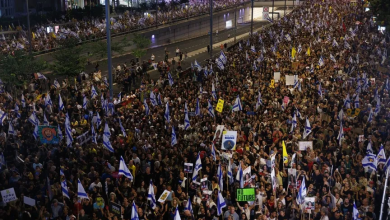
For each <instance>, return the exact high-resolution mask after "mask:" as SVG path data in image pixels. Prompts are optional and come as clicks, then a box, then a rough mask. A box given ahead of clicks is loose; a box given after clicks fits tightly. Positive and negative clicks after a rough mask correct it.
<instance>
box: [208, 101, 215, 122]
mask: <svg viewBox="0 0 390 220" xmlns="http://www.w3.org/2000/svg"><path fill="white" fill-rule="evenodd" d="M207 102H208V106H207V110H208V112H209V115H210V116H211V117H213V118H214V117H215V114H214V108H213V106H212V105H211V103H210V100H207Z"/></svg>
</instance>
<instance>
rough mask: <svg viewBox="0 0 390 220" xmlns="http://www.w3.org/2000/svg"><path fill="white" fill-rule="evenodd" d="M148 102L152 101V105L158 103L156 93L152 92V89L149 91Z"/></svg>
mask: <svg viewBox="0 0 390 220" xmlns="http://www.w3.org/2000/svg"><path fill="white" fill-rule="evenodd" d="M150 102H151V103H152V105H153V106H156V105H158V104H157V100H156V95H155V94H154V92H153V91H150Z"/></svg>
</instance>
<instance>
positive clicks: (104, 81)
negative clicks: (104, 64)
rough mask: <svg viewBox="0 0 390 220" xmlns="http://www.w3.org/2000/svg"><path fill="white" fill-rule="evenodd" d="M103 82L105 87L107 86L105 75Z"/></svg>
mask: <svg viewBox="0 0 390 220" xmlns="http://www.w3.org/2000/svg"><path fill="white" fill-rule="evenodd" d="M103 83H104V85H106V86H107V87H108V86H109V84H108V81H107V77H104V78H103Z"/></svg>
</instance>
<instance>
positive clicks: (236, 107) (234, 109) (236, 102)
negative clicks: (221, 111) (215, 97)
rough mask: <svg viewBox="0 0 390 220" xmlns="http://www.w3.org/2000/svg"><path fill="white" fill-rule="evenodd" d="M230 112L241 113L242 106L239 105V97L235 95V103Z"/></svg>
mask: <svg viewBox="0 0 390 220" xmlns="http://www.w3.org/2000/svg"><path fill="white" fill-rule="evenodd" d="M232 111H234V112H236V111H242V105H241V100H240V96H239V95H237V98H236V101H235V102H234V105H233V108H232Z"/></svg>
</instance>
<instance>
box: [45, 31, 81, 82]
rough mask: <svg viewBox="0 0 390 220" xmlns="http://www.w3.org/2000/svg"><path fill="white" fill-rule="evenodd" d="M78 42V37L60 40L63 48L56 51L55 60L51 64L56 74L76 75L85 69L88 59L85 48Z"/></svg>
mask: <svg viewBox="0 0 390 220" xmlns="http://www.w3.org/2000/svg"><path fill="white" fill-rule="evenodd" d="M77 44H78V42H77V39H73V38H70V39H66V40H62V41H61V42H60V46H61V48H60V49H59V50H58V51H56V52H55V53H54V59H55V62H54V64H53V65H52V66H51V67H52V69H53V72H54V74H56V75H62V76H65V77H75V76H77V75H78V74H80V73H81V72H83V71H84V69H85V65H86V61H87V59H86V56H85V52H84V50H85V49H84V47H83V46H81V45H77Z"/></svg>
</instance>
